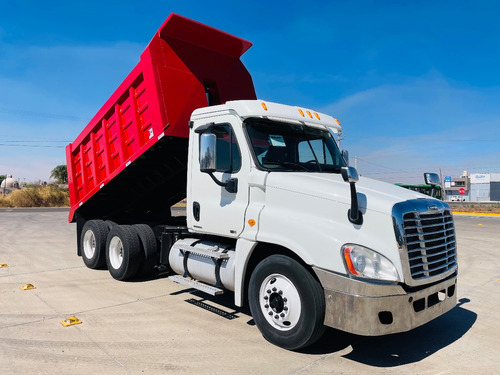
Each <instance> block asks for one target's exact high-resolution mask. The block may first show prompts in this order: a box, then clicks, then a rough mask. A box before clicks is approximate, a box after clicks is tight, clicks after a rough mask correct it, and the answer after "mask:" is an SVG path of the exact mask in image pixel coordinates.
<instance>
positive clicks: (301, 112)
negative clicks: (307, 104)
mask: <svg viewBox="0 0 500 375" xmlns="http://www.w3.org/2000/svg"><path fill="white" fill-rule="evenodd" d="M298 111H299V113H300V114H301V115H302V117H304V111H303V110H301V109H300V108H299V109H298Z"/></svg>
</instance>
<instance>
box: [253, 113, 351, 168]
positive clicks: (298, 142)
mask: <svg viewBox="0 0 500 375" xmlns="http://www.w3.org/2000/svg"><path fill="white" fill-rule="evenodd" d="M245 128H246V131H247V134H248V138H249V139H250V143H251V145H252V149H253V154H254V156H255V160H256V163H257V164H258V165H259V166H260V167H261V168H262V169H264V170H269V171H307V172H326V173H339V172H340V169H341V167H344V166H345V162H344V160H343V159H342V156H341V155H340V152H339V150H338V148H337V144H336V143H335V140H334V139H333V137H332V136H331V135H330V133H329V132H328V130H326V129H319V128H313V127H310V126H306V125H301V124H289V123H284V122H277V121H270V120H264V119H247V120H246V121H245Z"/></svg>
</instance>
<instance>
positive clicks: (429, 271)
mask: <svg viewBox="0 0 500 375" xmlns="http://www.w3.org/2000/svg"><path fill="white" fill-rule="evenodd" d="M393 219H394V223H395V230H396V238H397V240H398V243H399V246H400V251H401V253H402V254H401V256H402V260H403V268H404V271H405V281H406V284H408V285H410V286H417V285H421V284H424V283H426V284H427V283H430V282H432V281H434V280H433V279H436V280H438V279H442V278H443V277H446V276H447V275H450V274H452V273H454V272H455V271H456V270H457V267H458V266H457V247H456V237H455V226H454V224H453V217H452V214H451V211H450V208H449V207H448V206H447V205H446V204H444V203H442V202H436V201H433V200H428V199H418V200H412V201H407V202H402V203H399V204H397V205H395V206H394V209H393ZM406 264H407V265H408V266H406ZM408 276H409V277H408Z"/></svg>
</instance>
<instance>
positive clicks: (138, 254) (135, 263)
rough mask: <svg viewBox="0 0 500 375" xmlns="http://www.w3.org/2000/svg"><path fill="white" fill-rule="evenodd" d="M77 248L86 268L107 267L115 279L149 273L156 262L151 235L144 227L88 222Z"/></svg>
mask: <svg viewBox="0 0 500 375" xmlns="http://www.w3.org/2000/svg"><path fill="white" fill-rule="evenodd" d="M80 246H81V254H82V257H83V262H84V263H85V265H86V266H87V267H89V268H92V269H99V268H104V266H107V268H108V270H109V273H110V274H111V276H113V278H115V279H116V280H128V279H131V278H133V277H134V276H136V275H137V274H138V273H140V274H141V275H146V274H148V273H151V272H152V271H153V269H154V266H155V265H156V262H157V260H158V252H157V244H156V238H155V235H154V233H153V230H152V229H151V228H150V227H149V226H147V225H144V224H138V225H132V226H130V225H117V224H114V223H112V224H110V225H108V223H107V222H104V221H103V220H89V221H87V222H86V223H85V224H84V226H83V228H82V234H81V238H80Z"/></svg>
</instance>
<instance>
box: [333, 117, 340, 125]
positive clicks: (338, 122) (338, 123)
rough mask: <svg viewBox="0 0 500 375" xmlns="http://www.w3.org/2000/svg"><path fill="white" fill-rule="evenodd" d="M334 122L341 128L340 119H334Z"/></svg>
mask: <svg viewBox="0 0 500 375" xmlns="http://www.w3.org/2000/svg"><path fill="white" fill-rule="evenodd" d="M333 121H335V122H336V123H337V125H338V126H340V121H339V120H338V119H336V118H334V119H333Z"/></svg>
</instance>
